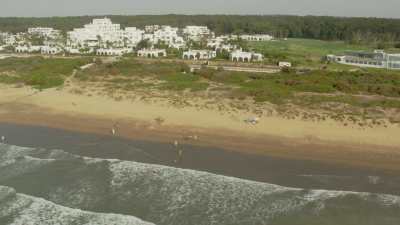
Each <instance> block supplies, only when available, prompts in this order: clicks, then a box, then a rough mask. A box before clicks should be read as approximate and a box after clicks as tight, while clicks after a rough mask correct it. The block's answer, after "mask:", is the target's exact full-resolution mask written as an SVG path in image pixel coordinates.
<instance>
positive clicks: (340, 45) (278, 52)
mask: <svg viewBox="0 0 400 225" xmlns="http://www.w3.org/2000/svg"><path fill="white" fill-rule="evenodd" d="M248 47H249V48H250V49H253V50H255V51H257V52H260V53H263V54H264V55H265V56H266V60H267V61H269V62H270V63H276V62H277V61H290V62H292V63H293V64H294V65H296V66H320V63H321V58H322V57H323V56H326V55H327V54H340V53H343V52H344V51H347V50H366V51H372V50H373V48H371V47H368V46H360V45H350V44H347V43H345V42H343V41H320V40H312V39H288V40H286V41H285V40H277V41H266V42H249V43H248Z"/></svg>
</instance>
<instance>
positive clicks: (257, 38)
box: [239, 34, 274, 41]
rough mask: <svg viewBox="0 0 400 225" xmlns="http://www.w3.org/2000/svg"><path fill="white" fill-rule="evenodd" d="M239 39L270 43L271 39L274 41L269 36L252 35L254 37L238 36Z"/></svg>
mask: <svg viewBox="0 0 400 225" xmlns="http://www.w3.org/2000/svg"><path fill="white" fill-rule="evenodd" d="M239 37H240V39H243V40H246V41H271V40H272V39H274V37H272V36H271V35H269V34H254V35H248V34H245V35H240V36H239Z"/></svg>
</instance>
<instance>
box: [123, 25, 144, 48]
mask: <svg viewBox="0 0 400 225" xmlns="http://www.w3.org/2000/svg"><path fill="white" fill-rule="evenodd" d="M143 34H144V31H143V30H140V29H137V28H136V27H126V28H125V32H124V41H125V42H127V43H124V44H125V46H126V47H135V46H136V45H137V44H138V43H139V42H140V41H142V40H143Z"/></svg>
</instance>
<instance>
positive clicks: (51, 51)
mask: <svg viewBox="0 0 400 225" xmlns="http://www.w3.org/2000/svg"><path fill="white" fill-rule="evenodd" d="M61 52H62V49H61V48H59V47H55V46H42V47H41V48H40V53H41V54H44V55H55V54H59V53H61Z"/></svg>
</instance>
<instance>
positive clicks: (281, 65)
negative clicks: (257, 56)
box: [278, 62, 292, 68]
mask: <svg viewBox="0 0 400 225" xmlns="http://www.w3.org/2000/svg"><path fill="white" fill-rule="evenodd" d="M278 66H279V67H280V68H285V67H286V68H290V67H292V63H290V62H279V63H278Z"/></svg>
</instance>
